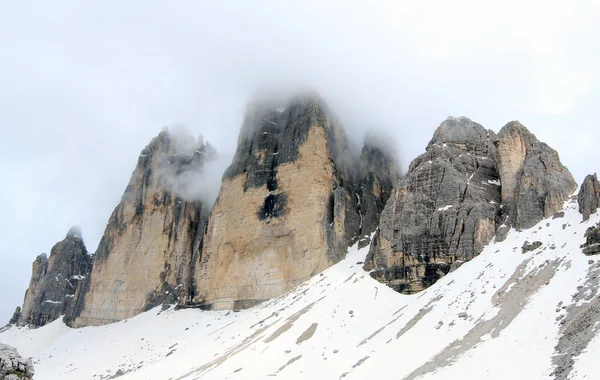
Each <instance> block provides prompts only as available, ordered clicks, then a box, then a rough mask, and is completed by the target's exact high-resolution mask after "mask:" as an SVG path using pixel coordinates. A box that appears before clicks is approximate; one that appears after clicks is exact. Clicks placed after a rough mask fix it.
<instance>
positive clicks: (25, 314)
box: [18, 227, 92, 327]
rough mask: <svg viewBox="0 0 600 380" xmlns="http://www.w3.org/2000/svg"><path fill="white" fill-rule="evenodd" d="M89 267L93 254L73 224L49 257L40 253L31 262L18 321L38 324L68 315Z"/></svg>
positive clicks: (33, 325)
mask: <svg viewBox="0 0 600 380" xmlns="http://www.w3.org/2000/svg"><path fill="white" fill-rule="evenodd" d="M91 267H92V257H91V256H90V255H89V254H88V252H87V249H86V247H85V244H84V243H83V240H82V238H81V231H80V230H79V228H77V227H74V228H72V229H71V230H70V231H69V233H67V236H66V237H65V239H64V240H63V241H61V242H59V243H57V244H56V245H55V246H54V247H53V248H52V250H51V251H50V257H49V258H48V257H47V256H46V254H41V255H39V256H38V257H37V258H36V260H35V262H34V263H33V266H32V276H31V282H30V284H29V288H28V289H27V292H26V293H25V300H24V302H23V310H22V311H21V313H20V316H19V321H18V323H19V324H25V325H29V326H32V327H39V326H43V325H45V324H47V323H50V322H52V321H54V320H56V319H58V318H59V317H61V316H62V315H65V314H68V313H69V311H70V310H71V308H72V307H73V304H74V302H73V298H74V296H75V293H76V291H77V289H78V287H80V286H81V283H82V281H83V280H84V279H85V278H86V277H88V275H89V273H90V270H91Z"/></svg>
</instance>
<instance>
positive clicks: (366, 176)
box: [357, 135, 399, 235]
mask: <svg viewBox="0 0 600 380" xmlns="http://www.w3.org/2000/svg"><path fill="white" fill-rule="evenodd" d="M398 177H399V175H398V168H397V163H396V159H395V152H394V150H393V149H392V148H391V147H389V146H388V145H386V141H385V137H382V136H377V137H375V136H373V135H368V136H367V137H366V138H365V143H364V147H363V149H362V152H361V154H360V172H359V183H360V185H359V189H357V190H358V191H357V193H358V195H359V199H360V202H359V204H358V207H359V213H360V216H361V229H360V234H362V235H370V234H371V233H372V232H374V231H375V229H376V228H377V226H379V218H380V216H381V213H382V212H383V209H384V208H385V204H386V203H387V200H388V199H389V197H390V195H391V193H392V190H393V189H394V185H395V183H396V181H397V180H398Z"/></svg>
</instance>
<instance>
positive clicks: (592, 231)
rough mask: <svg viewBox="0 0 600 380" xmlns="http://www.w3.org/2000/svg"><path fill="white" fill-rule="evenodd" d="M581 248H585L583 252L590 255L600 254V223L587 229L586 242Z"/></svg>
mask: <svg viewBox="0 0 600 380" xmlns="http://www.w3.org/2000/svg"><path fill="white" fill-rule="evenodd" d="M581 248H583V253H584V254H586V255H588V256H592V255H598V254H600V224H599V225H597V226H595V227H590V228H588V229H587V231H586V232H585V243H584V244H583V245H582V246H581Z"/></svg>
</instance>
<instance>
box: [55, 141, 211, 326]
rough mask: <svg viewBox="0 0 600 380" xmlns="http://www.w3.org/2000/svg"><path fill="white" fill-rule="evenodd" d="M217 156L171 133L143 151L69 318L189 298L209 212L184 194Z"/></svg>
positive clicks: (98, 318)
mask: <svg viewBox="0 0 600 380" xmlns="http://www.w3.org/2000/svg"><path fill="white" fill-rule="evenodd" d="M214 154H215V151H214V149H213V148H212V147H211V146H210V145H205V144H204V143H203V142H202V141H195V139H193V138H191V137H188V138H180V137H176V136H175V135H174V134H173V133H171V132H169V131H168V130H165V131H163V132H161V133H160V134H159V135H158V136H157V137H156V138H154V139H153V140H152V142H151V143H150V144H149V145H148V146H147V147H146V148H145V149H144V150H143V151H142V153H141V154H140V156H139V158H138V162H137V166H136V168H135V170H134V172H133V174H132V176H131V180H130V182H129V185H128V186H127V189H126V190H125V193H124V195H123V198H122V199H121V202H120V203H119V205H118V206H117V208H116V209H115V210H114V212H113V213H112V215H111V217H110V220H109V222H108V225H107V227H106V230H105V232H104V235H103V237H102V239H101V241H100V244H99V246H98V250H97V251H96V257H95V263H94V267H93V270H92V273H91V276H90V277H89V279H88V281H86V283H85V287H84V288H83V289H82V290H81V292H79V294H77V302H76V304H75V307H74V310H73V313H72V314H71V315H70V316H68V317H67V318H66V320H67V322H68V323H70V324H71V325H73V326H83V325H99V324H105V323H110V322H113V321H117V320H122V319H126V318H129V317H132V316H134V315H136V314H138V313H140V312H142V311H145V310H148V309H149V308H152V307H154V306H157V305H160V304H162V303H177V302H179V301H180V299H181V297H184V294H186V293H187V292H188V289H189V285H190V283H189V279H190V275H191V273H192V272H193V270H194V268H193V267H192V262H193V260H194V255H197V254H198V253H199V251H200V249H201V246H202V236H203V232H204V229H205V224H206V220H207V216H208V213H209V211H210V210H209V209H208V208H209V207H207V206H206V205H203V204H202V202H201V201H199V200H188V201H186V200H185V199H184V198H182V196H183V195H184V194H186V195H188V194H189V193H190V190H192V189H189V188H188V187H189V186H191V185H194V184H195V182H194V181H189V179H193V178H195V177H197V176H198V175H199V173H200V172H201V170H202V167H203V165H204V164H205V162H206V161H207V160H209V159H210V158H211V157H212V156H214Z"/></svg>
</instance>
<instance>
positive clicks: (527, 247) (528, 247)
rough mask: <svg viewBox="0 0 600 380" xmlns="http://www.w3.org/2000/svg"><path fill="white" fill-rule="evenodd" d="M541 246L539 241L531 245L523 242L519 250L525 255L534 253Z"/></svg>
mask: <svg viewBox="0 0 600 380" xmlns="http://www.w3.org/2000/svg"><path fill="white" fill-rule="evenodd" d="M542 245H543V243H542V242H541V241H534V242H533V243H530V242H528V241H525V243H523V246H522V247H521V250H522V252H523V253H527V252H531V251H535V250H536V249H538V248H539V247H541V246H542Z"/></svg>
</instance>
